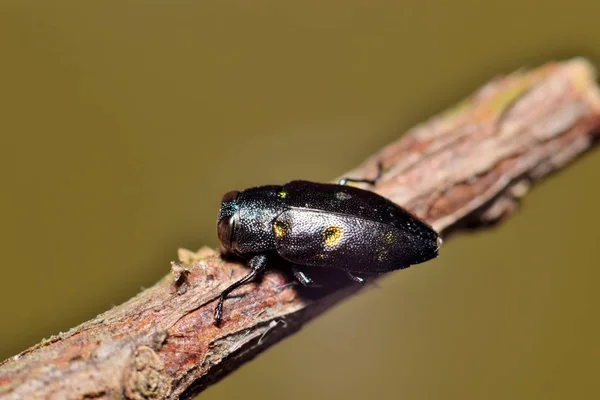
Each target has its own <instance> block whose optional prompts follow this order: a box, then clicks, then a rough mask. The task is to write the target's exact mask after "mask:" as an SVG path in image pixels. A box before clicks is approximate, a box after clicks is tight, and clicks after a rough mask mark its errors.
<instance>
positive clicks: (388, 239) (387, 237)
mask: <svg viewBox="0 0 600 400" xmlns="http://www.w3.org/2000/svg"><path fill="white" fill-rule="evenodd" d="M383 240H385V242H386V243H387V244H392V242H393V241H394V235H393V234H392V232H386V233H385V235H383Z"/></svg>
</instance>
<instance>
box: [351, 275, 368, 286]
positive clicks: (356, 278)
mask: <svg viewBox="0 0 600 400" xmlns="http://www.w3.org/2000/svg"><path fill="white" fill-rule="evenodd" d="M346 274H347V275H348V277H349V278H350V279H352V280H353V281H354V282H356V283H359V284H361V285H364V284H365V282H366V279H365V278H363V277H361V276H358V275H354V274H352V273H351V272H346Z"/></svg>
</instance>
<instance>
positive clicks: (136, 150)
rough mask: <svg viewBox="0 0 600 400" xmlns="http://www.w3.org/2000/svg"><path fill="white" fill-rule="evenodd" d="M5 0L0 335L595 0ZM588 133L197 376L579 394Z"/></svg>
mask: <svg viewBox="0 0 600 400" xmlns="http://www.w3.org/2000/svg"><path fill="white" fill-rule="evenodd" d="M482 3H484V2H477V1H472V0H463V1H454V2H443V1H438V2H423V1H414V0H406V1H398V2H389V1H348V0H346V1H326V2H323V1H304V2H298V4H297V3H294V2H281V1H252V2H250V1H206V0H202V1H166V0H161V1H159V0H146V1H122V0H121V1H103V2H89V1H58V0H57V1H52V2H49V1H41V0H40V1H24V0H18V1H17V0H15V1H12V0H1V1H0V51H1V52H0V54H1V57H2V58H1V62H0V132H1V146H0V149H1V150H0V151H1V157H0V163H1V164H0V174H1V178H2V196H1V204H0V205H1V207H0V213H1V222H2V225H1V226H2V227H1V229H0V232H1V237H0V239H1V240H0V246H1V250H2V252H1V254H2V265H3V267H2V275H1V276H2V279H1V282H0V310H1V316H2V320H1V326H2V329H1V330H0V358H2V359H4V358H6V357H9V356H11V355H13V354H15V353H17V352H19V351H21V350H23V349H24V348H26V347H28V346H30V345H33V344H34V343H36V342H37V341H39V340H40V339H42V338H43V337H48V336H50V335H52V334H56V333H58V332H59V331H66V330H68V329H69V328H70V327H72V326H74V325H76V324H78V323H80V322H83V321H84V320H86V319H88V318H91V317H94V316H95V315H97V314H98V313H100V312H102V311H104V310H106V309H108V308H109V307H111V306H113V305H116V304H119V303H121V302H123V301H124V300H126V299H127V298H129V297H130V296H132V295H134V294H135V293H137V292H138V291H139V290H140V289H141V288H143V287H148V286H150V285H152V284H153V282H155V281H156V280H157V279H159V278H160V277H161V276H163V275H164V274H166V273H168V271H169V261H170V260H173V259H175V257H176V250H177V248H178V247H187V248H190V249H196V248H198V247H200V246H201V245H204V244H208V245H211V246H216V245H217V241H216V234H215V218H216V213H217V208H218V205H219V201H220V198H221V196H222V194H223V193H224V192H225V191H227V190H230V189H234V188H244V187H247V186H251V185H257V184H266V183H283V182H285V181H287V180H290V179H294V178H305V179H312V180H329V179H332V178H333V177H335V176H338V175H339V174H341V173H342V172H343V171H346V170H348V169H350V168H352V167H354V166H356V165H357V164H358V163H359V162H361V161H362V160H363V159H364V158H366V157H367V156H368V155H369V154H371V153H372V152H373V151H375V150H377V149H378V148H380V147H381V146H383V145H385V144H386V143H389V142H390V141H392V140H394V139H395V138H396V137H397V134H398V132H401V131H404V130H406V129H408V128H409V127H411V126H413V125H414V124H415V123H417V122H420V121H422V120H423V119H425V118H427V117H428V116H431V115H433V114H435V113H437V112H439V111H441V110H442V109H444V108H445V107H448V106H451V105H452V104H454V103H455V102H457V101H459V100H460V99H462V98H463V97H464V96H466V95H468V94H469V93H470V92H472V91H473V90H475V89H476V88H477V87H478V86H480V85H481V84H483V83H484V82H485V81H487V80H488V79H490V78H492V77H493V76H494V75H496V74H499V73H506V72H511V71H513V70H515V69H517V68H520V67H524V66H525V67H534V66H538V65H540V64H542V63H544V62H546V61H550V60H553V59H564V58H567V57H571V56H577V55H583V56H586V57H589V58H590V59H591V60H592V61H593V62H595V63H596V64H597V65H600V58H599V57H598V55H599V54H600V53H599V52H598V50H597V49H598V48H599V46H600V31H599V29H598V15H599V14H600V3H598V2H597V1H595V0H589V1H571V2H566V1H565V2H559V1H517V0H507V1H503V2H497V3H496V4H494V5H492V3H491V2H488V3H484V4H482ZM599 168H600V154H598V152H592V153H588V154H587V155H586V156H585V157H584V158H582V159H581V160H579V161H578V162H577V163H576V164H575V165H573V166H571V167H570V168H568V170H566V171H565V172H563V173H560V174H558V175H556V176H554V177H552V178H551V179H548V180H546V181H545V182H544V183H542V184H541V185H539V186H537V188H536V189H535V190H534V191H533V193H532V194H531V195H530V196H528V197H526V198H525V201H524V204H523V207H522V212H521V213H519V214H518V215H517V216H515V217H514V218H511V219H510V220H509V221H508V222H507V223H505V224H503V225H501V226H500V227H499V228H497V229H493V230H489V231H485V232H478V233H475V234H463V235H461V236H457V237H455V238H453V239H452V240H450V241H448V242H447V245H446V246H445V247H444V249H443V253H442V256H441V257H440V258H439V259H437V260H435V261H432V262H430V263H427V264H425V265H422V266H419V267H415V268H410V269H408V270H406V271H403V272H401V273H395V274H392V275H391V276H389V277H388V278H386V279H384V280H383V282H382V289H379V290H376V289H372V290H369V291H367V292H365V293H364V294H362V295H360V296H358V297H355V298H353V299H350V300H349V301H346V302H345V303H344V304H342V305H340V306H338V307H337V308H335V309H334V310H332V311H330V312H328V313H327V314H325V315H324V316H322V317H321V318H319V319H318V320H316V321H314V322H313V323H311V324H310V325H308V326H307V327H306V328H305V329H304V330H302V332H300V333H299V334H297V335H295V336H294V337H292V338H290V339H288V340H286V341H284V342H283V343H281V344H279V345H277V346H275V347H274V348H272V349H271V350H270V351H268V352H267V353H265V354H263V355H261V356H260V357H259V358H258V359H256V360H255V361H253V362H252V363H251V364H248V365H246V366H245V367H243V368H242V369H240V370H238V371H237V372H235V373H234V374H233V375H232V376H230V377H229V378H227V379H226V380H225V381H223V382H221V383H219V384H218V385H216V386H214V387H212V388H210V389H209V390H208V391H206V392H205V393H204V394H203V396H204V398H206V399H228V398H240V397H241V396H242V395H243V396H244V398H247V399H259V398H260V399H280V398H286V399H308V398H315V399H319V398H323V399H325V398H327V399H363V398H378V399H396V398H402V399H482V398H484V399H506V398H511V399H531V398H544V399H565V398H586V399H589V398H598V396H600V380H599V379H598V366H599V364H600V347H599V344H598V337H600V321H599V320H598V306H600V293H599V291H598V289H597V288H598V282H599V279H600V271H599V270H598V268H597V266H598V261H597V259H598V255H597V249H598V244H599V243H598V236H597V231H596V230H597V225H598V222H599V221H600V211H599V210H598V207H597V205H598V203H599V201H600V188H599V178H600V173H599Z"/></svg>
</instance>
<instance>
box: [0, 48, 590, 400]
mask: <svg viewBox="0 0 600 400" xmlns="http://www.w3.org/2000/svg"><path fill="white" fill-rule="evenodd" d="M599 128H600V94H599V91H598V88H597V86H596V84H595V82H594V72H593V69H592V67H591V66H590V65H589V64H588V63H587V62H586V61H585V60H583V59H575V60H571V61H568V62H564V63H552V64H549V65H546V66H544V67H542V68H539V69H536V70H534V71H531V72H519V73H515V74H512V75H508V76H504V77H498V78H497V79H495V80H493V81H492V82H490V83H488V84H487V85H486V86H485V87H483V88H482V89H480V90H479V91H477V92H476V93H475V94H474V95H472V96H471V97H470V98H469V99H467V100H465V101H464V102H462V103H461V104H460V105H459V106H457V107H455V108H453V109H451V110H449V111H447V112H445V113H443V114H441V115H440V116H437V117H435V118H432V119H431V120H429V121H427V122H426V123H424V124H422V125H420V126H417V127H416V128H414V129H412V130H411V131H409V132H408V134H407V135H405V136H403V137H402V138H401V139H399V140H398V141H397V142H395V143H392V144H391V145H389V146H387V147H385V148H384V149H382V150H381V151H379V152H378V153H376V154H374V155H373V156H372V157H370V158H369V159H368V160H367V161H365V163H363V165H361V166H360V167H358V168H356V169H355V170H353V171H350V172H348V173H347V174H345V176H353V177H370V176H374V175H375V173H376V164H377V163H378V162H382V163H383V165H384V169H385V172H384V174H383V177H382V179H381V181H380V183H378V185H377V186H376V187H375V188H374V190H375V191H377V192H378V193H380V194H381V195H383V196H386V197H388V198H389V199H391V200H393V201H395V202H397V203H398V204H401V205H403V206H404V207H406V208H408V209H410V210H411V211H413V212H414V213H416V214H417V215H419V216H421V217H423V218H425V219H426V220H427V221H428V222H430V223H431V224H432V225H433V226H434V227H435V228H436V229H437V230H438V231H440V232H442V233H443V235H444V236H445V237H447V236H448V234H449V233H451V232H454V231H456V230H457V229H460V228H465V227H470V228H473V227H479V226H484V225H487V224H489V223H492V222H495V221H498V220H500V219H502V218H504V217H506V216H508V215H509V214H511V213H512V212H513V211H515V209H516V207H517V205H518V199H519V198H520V197H521V196H523V195H524V194H525V193H526V192H527V190H528V189H529V187H530V184H531V183H532V182H534V181H536V180H538V179H540V178H542V177H544V176H546V175H548V174H549V173H551V172H553V171H556V170H558V169H560V168H562V167H563V166H565V165H566V164H567V163H568V162H569V161H571V160H573V159H574V158H575V157H576V156H578V155H580V154H581V153H583V152H584V151H585V150H587V149H589V148H590V147H591V146H592V144H593V143H594V141H595V139H596V138H597V136H598V132H599ZM442 254H443V253H442ZM179 259H180V260H179V262H177V263H173V265H172V267H171V274H169V275H167V276H165V277H164V278H163V279H162V280H161V281H159V282H158V283H156V284H155V285H154V286H153V287H151V288H149V289H146V290H144V291H143V292H141V293H140V294H138V295H137V296H136V297H134V298H132V299H130V300H129V301H127V302H126V303H124V304H122V305H120V306H118V307H115V308H113V309H111V310H109V311H107V312H105V313H104V314H101V315H99V316H98V317H96V318H94V319H93V320H90V321H88V322H85V323H83V324H82V325H80V326H77V327H75V328H73V329H71V330H70V331H68V332H66V333H61V334H59V335H57V336H54V337H52V338H50V339H48V340H45V341H43V342H42V343H40V344H38V345H36V346H34V347H32V348H30V349H28V350H25V351H24V352H22V353H21V354H19V355H16V356H14V357H12V358H10V359H8V360H6V361H4V362H3V363H2V364H0V399H17V398H57V399H58V398H61V399H62V398H81V399H83V398H122V397H126V398H129V399H160V398H168V399H174V398H179V397H182V398H190V397H192V396H193V395H195V394H197V393H198V392H200V391H201V390H202V389H204V388H205V387H206V386H208V385H210V384H211V383H213V382H215V381H217V380H219V379H221V378H222V377H223V376H225V375H226V374H227V373H229V372H230V371H231V370H232V369H235V368H237V367H239V366H240V365H242V364H243V363H244V362H246V361H248V360H249V359H251V358H252V357H253V356H255V355H256V354H258V353H259V352H261V351H264V350H265V349H266V348H268V347H269V346H271V345H272V344H273V343H275V342H277V341H278V340H280V339H282V338H284V337H286V336H289V335H291V334H292V333H293V332H295V331H296V330H298V329H299V328H300V327H302V326H303V325H304V324H305V323H307V322H308V321H309V320H310V319H312V318H313V317H315V316H316V315H318V314H319V313H321V312H323V311H325V310H327V309H328V308H329V307H331V306H332V305H333V304H335V303H336V302H338V301H340V300H342V299H344V298H345V297H347V296H349V295H351V294H352V293H355V292H356V291H357V290H359V288H358V287H357V286H356V285H349V286H348V285H347V284H346V283H344V282H343V281H342V283H340V284H332V285H326V286H325V287H324V288H322V289H319V290H310V291H306V290H303V291H301V289H300V288H299V287H298V285H291V284H290V283H291V282H292V279H291V278H290V277H289V276H288V275H287V274H285V273H284V272H281V271H279V270H278V269H274V270H273V271H271V272H269V273H267V274H266V275H265V276H264V278H263V279H262V280H260V281H258V282H256V283H252V284H248V285H245V286H243V287H241V288H239V289H238V290H236V291H235V292H234V296H232V297H230V298H229V299H228V300H227V302H226V304H225V314H224V321H223V325H222V326H221V327H220V328H218V327H215V326H214V325H213V309H214V306H215V299H216V298H217V296H218V295H219V293H220V292H221V290H223V289H224V288H225V287H227V286H228V285H229V284H231V283H232V282H233V281H235V280H237V279H239V278H240V277H241V276H243V275H245V274H246V272H247V270H246V268H245V266H244V265H242V264H239V263H235V262H226V261H224V260H222V259H221V258H220V256H219V254H218V253H217V252H215V251H214V250H211V249H208V248H203V249H201V250H200V251H198V252H190V251H187V250H180V252H179Z"/></svg>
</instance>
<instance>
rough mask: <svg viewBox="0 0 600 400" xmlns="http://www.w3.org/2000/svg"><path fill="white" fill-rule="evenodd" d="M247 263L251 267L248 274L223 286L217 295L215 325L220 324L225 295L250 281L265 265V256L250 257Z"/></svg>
mask: <svg viewBox="0 0 600 400" xmlns="http://www.w3.org/2000/svg"><path fill="white" fill-rule="evenodd" d="M248 264H249V266H250V268H252V271H250V273H249V274H248V275H246V276H244V277H243V278H242V279H240V280H239V281H237V282H234V283H232V284H231V285H230V286H229V287H227V288H225V289H224V290H223V291H222V292H221V295H220V296H219V302H218V303H217V306H216V307H215V325H217V326H218V325H220V324H221V318H222V316H223V303H224V302H225V298H226V297H227V295H228V294H229V293H231V292H233V291H234V290H235V289H237V288H238V287H240V286H242V285H243V284H245V283H247V282H250V281H251V280H252V279H254V278H255V277H256V276H257V275H258V274H260V273H261V272H263V271H264V270H265V268H266V266H267V256H266V255H264V254H259V255H256V256H254V257H252V258H251V259H250V262H249V263H248Z"/></svg>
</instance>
